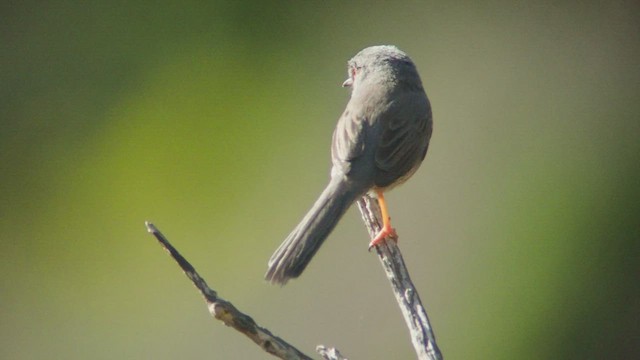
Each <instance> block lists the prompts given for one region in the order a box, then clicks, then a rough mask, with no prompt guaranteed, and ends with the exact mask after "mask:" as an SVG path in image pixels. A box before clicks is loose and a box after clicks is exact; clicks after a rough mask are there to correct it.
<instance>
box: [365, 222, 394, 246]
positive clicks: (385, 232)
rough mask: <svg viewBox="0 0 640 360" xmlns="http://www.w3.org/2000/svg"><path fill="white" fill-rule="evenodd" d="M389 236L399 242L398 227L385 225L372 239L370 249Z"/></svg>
mask: <svg viewBox="0 0 640 360" xmlns="http://www.w3.org/2000/svg"><path fill="white" fill-rule="evenodd" d="M387 238H389V239H392V240H393V241H395V242H398V234H397V233H396V229H394V228H392V227H391V225H387V226H385V227H383V228H382V229H381V230H380V232H379V233H378V235H376V237H375V238H373V240H371V242H370V243H369V250H371V249H372V248H373V247H374V246H376V245H380V244H381V243H382V242H383V241H384V240H385V239H387Z"/></svg>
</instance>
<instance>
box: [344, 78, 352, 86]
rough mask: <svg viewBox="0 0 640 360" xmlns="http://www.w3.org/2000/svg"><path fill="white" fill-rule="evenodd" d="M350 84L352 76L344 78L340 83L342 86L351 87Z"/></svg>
mask: <svg viewBox="0 0 640 360" xmlns="http://www.w3.org/2000/svg"><path fill="white" fill-rule="evenodd" d="M351 85H353V79H352V78H348V79H347V80H345V81H344V82H343V83H342V87H351Z"/></svg>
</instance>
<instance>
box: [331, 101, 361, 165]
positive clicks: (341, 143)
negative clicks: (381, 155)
mask: <svg viewBox="0 0 640 360" xmlns="http://www.w3.org/2000/svg"><path fill="white" fill-rule="evenodd" d="M349 105H350V104H349ZM366 125H367V124H366V119H365V118H364V117H363V116H362V114H361V113H360V112H357V111H353V110H352V109H351V106H347V109H346V110H345V111H344V113H343V114H342V116H341V117H340V119H339V120H338V124H337V125H336V128H335V130H334V131H333V140H332V142H331V159H332V161H333V166H334V167H339V168H340V170H341V171H342V173H343V174H348V173H349V170H350V166H351V162H352V161H353V160H354V159H356V158H358V157H359V156H360V155H362V152H363V151H364V146H365V141H364V140H365V131H364V127H365V126H366Z"/></svg>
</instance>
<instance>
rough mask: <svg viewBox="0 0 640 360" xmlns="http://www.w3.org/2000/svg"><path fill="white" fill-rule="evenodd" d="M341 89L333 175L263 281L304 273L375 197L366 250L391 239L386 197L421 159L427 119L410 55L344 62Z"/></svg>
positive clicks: (382, 50) (375, 49)
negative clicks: (354, 211)
mask: <svg viewBox="0 0 640 360" xmlns="http://www.w3.org/2000/svg"><path fill="white" fill-rule="evenodd" d="M347 69H348V70H347V74H348V78H347V80H346V81H344V83H343V84H342V86H343V87H347V88H350V89H351V97H350V99H349V101H348V103H347V105H346V108H345V110H344V112H343V113H342V115H341V116H340V117H339V119H338V122H337V124H336V127H335V130H334V132H333V137H332V142H331V162H332V167H331V176H330V181H329V184H328V185H327V186H326V188H325V189H324V191H323V192H322V193H321V194H320V196H319V197H318V199H317V200H316V202H315V203H314V204H313V206H312V207H311V209H310V210H309V211H308V212H307V214H306V215H305V216H304V217H303V219H302V220H301V221H300V223H299V224H298V226H296V227H295V228H294V230H293V231H292V232H291V233H290V234H289V236H288V237H287V238H286V239H285V240H284V241H283V242H282V244H281V245H280V246H279V247H278V249H277V250H276V251H275V252H274V253H273V255H272V256H271V258H270V260H269V262H268V270H267V273H266V274H265V279H266V280H267V281H269V282H270V283H272V284H279V285H284V284H286V283H287V282H288V281H289V280H290V279H293V278H297V277H298V276H300V274H302V272H303V271H304V269H305V268H306V267H307V265H308V264H309V262H310V261H311V259H312V258H313V256H314V255H315V254H316V253H317V251H318V249H319V248H320V246H321V245H322V243H323V242H324V241H325V240H326V239H327V237H328V236H329V234H330V233H331V232H332V230H333V229H334V228H335V227H336V225H337V224H338V221H339V220H340V219H341V218H342V216H343V215H344V214H345V212H346V211H347V210H348V209H349V207H350V206H351V205H352V204H353V203H354V202H355V201H356V200H357V199H358V198H360V197H361V196H363V195H365V194H367V193H368V194H370V195H372V196H373V197H377V199H378V203H379V205H380V209H381V213H382V219H383V226H382V229H381V230H380V232H379V233H378V234H377V235H376V236H375V237H374V238H373V239H372V240H371V242H370V243H369V249H371V248H372V247H374V246H376V245H379V244H380V243H381V242H383V241H385V239H386V238H387V237H389V238H391V239H397V233H396V231H395V229H394V228H393V227H391V221H390V217H389V212H388V209H387V204H386V201H385V197H384V192H386V191H389V190H391V189H392V188H394V187H395V186H397V185H400V184H402V183H404V182H405V181H406V180H407V179H409V178H410V177H411V176H412V175H413V174H414V173H415V172H416V170H417V169H418V168H419V167H420V165H421V163H422V161H423V160H424V158H425V156H426V154H427V149H428V147H429V141H430V139H431V133H432V131H433V120H432V112H431V104H430V102H429V99H428V98H427V94H426V92H425V90H424V87H423V85H422V81H421V79H420V75H419V74H418V70H417V69H416V66H415V64H414V63H413V61H412V60H411V59H410V58H409V56H408V55H407V54H406V53H404V52H403V51H401V50H400V49H398V48H397V47H395V46H392V45H378V46H370V47H367V48H365V49H363V50H361V51H360V52H358V53H357V54H356V55H355V56H354V57H353V58H351V59H350V60H349V61H348V63H347Z"/></svg>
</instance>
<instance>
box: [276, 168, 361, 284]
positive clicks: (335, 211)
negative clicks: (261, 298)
mask: <svg viewBox="0 0 640 360" xmlns="http://www.w3.org/2000/svg"><path fill="white" fill-rule="evenodd" d="M363 193H364V192H363V191H359V190H358V189H354V186H353V185H352V184H349V183H346V182H345V181H343V180H341V179H331V182H330V183H329V185H328V186H327V187H326V189H324V191H323V192H322V194H321V195H320V197H319V198H318V200H316V203H315V204H313V207H312V208H311V210H309V212H308V213H307V215H305V217H304V218H303V219H302V221H301V222H300V224H298V226H296V228H295V229H294V230H293V231H292V232H291V234H289V236H288V237H287V238H286V239H285V240H284V242H283V243H282V244H281V245H280V247H279V248H278V250H276V252H275V253H273V255H272V256H271V259H269V269H268V270H267V273H266V275H265V278H266V279H267V280H268V281H269V282H271V283H274V284H281V285H284V284H285V283H286V282H287V281H288V280H289V279H291V278H296V277H298V276H300V274H301V273H302V271H304V269H305V268H306V267H307V265H308V264H309V262H310V261H311V258H312V257H313V255H315V253H316V252H317V251H318V249H319V248H320V246H321V245H322V243H323V242H324V240H325V239H326V238H327V237H328V236H329V234H330V233H331V231H332V230H333V228H335V227H336V225H337V224H338V221H339V220H340V218H342V216H343V215H344V213H345V212H346V211H347V209H348V208H349V206H351V204H352V203H353V202H354V201H355V199H356V198H357V197H358V196H360V195H362V194H363Z"/></svg>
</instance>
